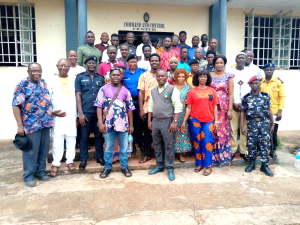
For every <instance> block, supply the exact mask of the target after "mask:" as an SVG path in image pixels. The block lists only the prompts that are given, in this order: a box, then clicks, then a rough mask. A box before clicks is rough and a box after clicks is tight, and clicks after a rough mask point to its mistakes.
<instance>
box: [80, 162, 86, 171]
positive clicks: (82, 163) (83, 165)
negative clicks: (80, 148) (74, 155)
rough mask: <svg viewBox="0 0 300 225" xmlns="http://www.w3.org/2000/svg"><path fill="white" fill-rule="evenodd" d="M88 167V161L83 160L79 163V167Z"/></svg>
mask: <svg viewBox="0 0 300 225" xmlns="http://www.w3.org/2000/svg"><path fill="white" fill-rule="evenodd" d="M85 167H86V161H82V162H81V163H80V165H79V169H81V170H84V169H85Z"/></svg>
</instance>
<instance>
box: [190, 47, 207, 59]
mask: <svg viewBox="0 0 300 225" xmlns="http://www.w3.org/2000/svg"><path fill="white" fill-rule="evenodd" d="M196 49H197V48H189V55H188V61H191V60H192V59H193V58H195V51H196ZM202 53H203V54H204V53H205V51H204V50H203V49H202Z"/></svg>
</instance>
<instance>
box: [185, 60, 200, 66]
mask: <svg viewBox="0 0 300 225" xmlns="http://www.w3.org/2000/svg"><path fill="white" fill-rule="evenodd" d="M195 63H197V64H199V61H198V60H197V59H192V60H191V61H189V62H188V65H192V64H195Z"/></svg>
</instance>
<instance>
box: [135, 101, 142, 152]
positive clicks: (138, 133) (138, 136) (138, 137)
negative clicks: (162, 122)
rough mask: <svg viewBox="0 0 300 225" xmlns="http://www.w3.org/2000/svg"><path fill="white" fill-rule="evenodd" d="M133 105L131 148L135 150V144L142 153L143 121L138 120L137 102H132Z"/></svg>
mask: <svg viewBox="0 0 300 225" xmlns="http://www.w3.org/2000/svg"><path fill="white" fill-rule="evenodd" d="M133 104H134V107H135V110H133V127H134V132H133V143H134V146H133V148H134V149H135V144H138V146H139V147H140V149H141V150H142V151H144V140H143V121H142V120H141V118H140V107H139V101H138V100H133Z"/></svg>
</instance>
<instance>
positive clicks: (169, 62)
mask: <svg viewBox="0 0 300 225" xmlns="http://www.w3.org/2000/svg"><path fill="white" fill-rule="evenodd" d="M173 59H174V60H176V62H178V59H177V58H176V57H171V58H170V59H169V63H170V62H171V61H172V60H173Z"/></svg>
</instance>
